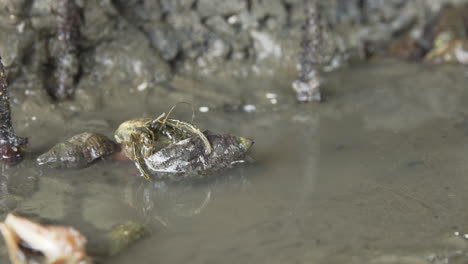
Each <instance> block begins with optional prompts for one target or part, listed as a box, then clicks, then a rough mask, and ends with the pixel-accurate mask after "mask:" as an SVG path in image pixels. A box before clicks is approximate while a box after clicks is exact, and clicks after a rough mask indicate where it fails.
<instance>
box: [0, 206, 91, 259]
mask: <svg viewBox="0 0 468 264" xmlns="http://www.w3.org/2000/svg"><path fill="white" fill-rule="evenodd" d="M0 231H1V233H2V235H3V238H4V239H5V243H6V246H7V249H8V254H9V255H10V260H11V262H12V263H13V264H26V263H28V257H29V256H28V253H29V252H30V250H29V249H32V250H34V251H38V252H40V253H42V255H43V256H44V258H45V263H49V264H52V263H53V264H55V263H67V264H89V263H91V259H90V258H89V257H88V256H87V255H86V251H85V246H86V238H85V237H84V236H83V235H82V234H80V232H78V231H77V230H75V229H74V228H71V227H65V226H45V225H40V224H38V223H35V222H32V221H30V220H28V219H26V218H23V217H19V216H16V215H13V214H8V216H7V217H6V220H5V222H4V223H0Z"/></svg>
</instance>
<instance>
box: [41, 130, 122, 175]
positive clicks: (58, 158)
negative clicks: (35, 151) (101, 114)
mask: <svg viewBox="0 0 468 264" xmlns="http://www.w3.org/2000/svg"><path fill="white" fill-rule="evenodd" d="M118 149H119V147H118V145H117V144H115V143H114V142H113V141H112V140H110V139H108V138H107V137H106V136H103V135H101V134H97V133H89V132H84V133H81V134H78V135H75V136H73V137H71V138H69V139H67V140H65V141H64V142H61V143H59V144H57V145H55V146H54V147H52V149H50V150H49V151H47V152H46V153H44V154H42V155H40V156H39V157H38V158H37V163H38V164H39V165H44V164H46V165H48V166H50V167H53V168H83V167H86V166H88V165H89V164H91V163H92V162H93V161H94V160H96V159H98V158H101V157H105V156H108V155H110V154H113V153H115V152H116V151H118Z"/></svg>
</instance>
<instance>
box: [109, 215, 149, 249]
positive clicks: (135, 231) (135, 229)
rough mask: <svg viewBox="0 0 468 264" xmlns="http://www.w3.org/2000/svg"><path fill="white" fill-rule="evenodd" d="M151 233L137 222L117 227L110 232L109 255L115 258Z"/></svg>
mask: <svg viewBox="0 0 468 264" xmlns="http://www.w3.org/2000/svg"><path fill="white" fill-rule="evenodd" d="M148 234H149V233H148V231H147V230H146V229H145V227H144V226H143V225H140V224H138V223H135V222H131V221H129V222H126V223H123V224H118V225H115V226H114V227H113V228H112V230H111V231H110V232H109V234H108V235H107V236H108V239H109V243H110V245H109V255H110V256H113V255H116V254H118V253H119V252H121V251H122V250H123V249H125V248H127V247H129V246H130V245H132V244H133V243H135V242H136V241H138V240H140V239H142V238H144V237H145V236H147V235H148Z"/></svg>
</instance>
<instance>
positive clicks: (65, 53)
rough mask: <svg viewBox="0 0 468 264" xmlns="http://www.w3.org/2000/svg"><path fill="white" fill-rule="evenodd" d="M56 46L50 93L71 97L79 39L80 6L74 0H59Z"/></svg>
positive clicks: (56, 95)
mask: <svg viewBox="0 0 468 264" xmlns="http://www.w3.org/2000/svg"><path fill="white" fill-rule="evenodd" d="M57 18H58V22H57V24H58V28H57V47H56V50H54V52H55V53H56V54H57V55H56V56H57V57H56V58H55V72H54V79H55V83H54V86H53V87H51V90H52V91H50V93H51V95H52V97H53V98H54V99H56V100H59V101H62V100H65V99H71V98H72V97H73V95H74V93H75V85H76V78H77V76H78V72H79V69H80V62H79V57H78V41H79V39H80V8H79V7H78V6H77V4H76V2H75V0H59V1H58V7H57Z"/></svg>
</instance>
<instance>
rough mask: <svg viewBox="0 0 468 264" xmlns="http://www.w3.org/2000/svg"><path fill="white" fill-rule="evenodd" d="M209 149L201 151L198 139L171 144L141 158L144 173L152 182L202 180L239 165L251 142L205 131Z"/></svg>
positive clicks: (201, 147)
mask: <svg viewBox="0 0 468 264" xmlns="http://www.w3.org/2000/svg"><path fill="white" fill-rule="evenodd" d="M204 135H205V136H206V138H207V139H208V141H209V142H210V144H211V146H212V151H211V153H207V152H206V151H205V146H204V143H203V141H202V140H201V139H200V137H198V136H192V137H191V138H188V139H185V140H182V141H179V142H177V143H175V144H171V145H169V146H167V147H165V148H163V149H161V150H159V151H157V152H155V153H154V154H153V155H151V156H149V157H147V158H145V159H144V166H146V169H147V171H148V172H149V173H150V174H151V175H152V176H154V177H155V178H156V179H162V180H170V181H181V180H195V179H202V178H204V177H206V176H207V175H209V174H211V173H213V172H216V171H219V170H222V169H226V168H230V167H232V166H233V165H234V164H236V163H241V162H243V158H244V157H245V155H246V153H247V151H248V150H249V149H250V147H251V146H252V144H253V141H252V140H250V139H247V138H244V137H238V136H231V135H219V134H214V133H211V132H209V131H205V132H204Z"/></svg>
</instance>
